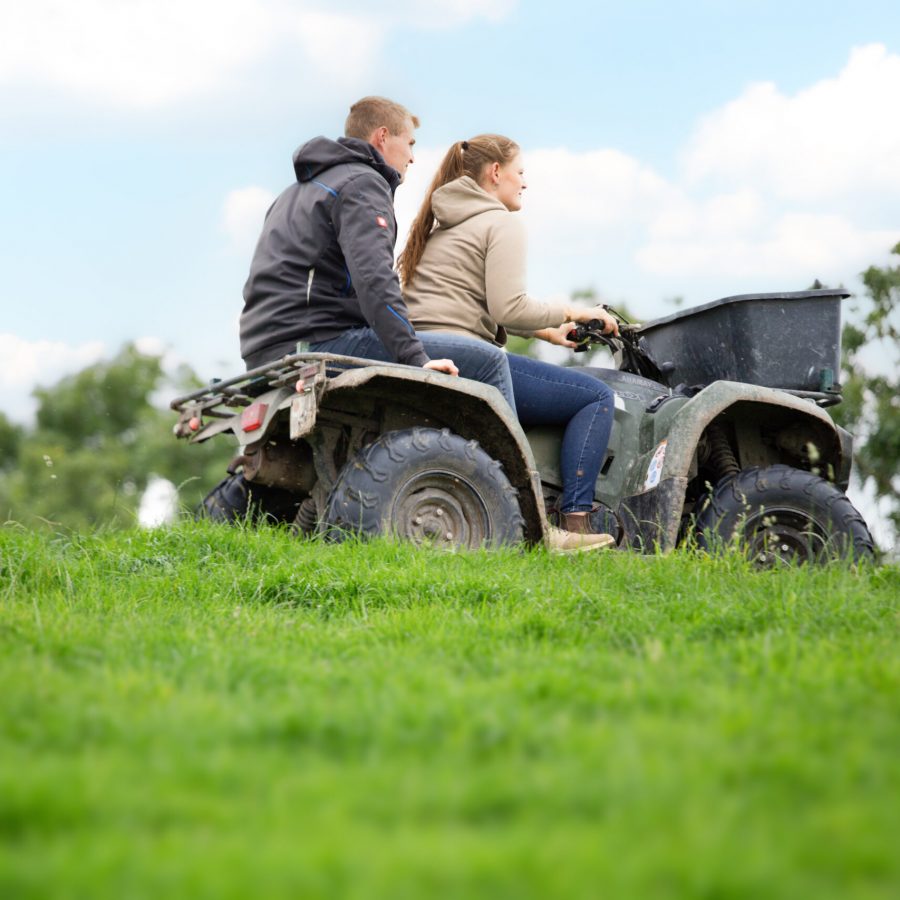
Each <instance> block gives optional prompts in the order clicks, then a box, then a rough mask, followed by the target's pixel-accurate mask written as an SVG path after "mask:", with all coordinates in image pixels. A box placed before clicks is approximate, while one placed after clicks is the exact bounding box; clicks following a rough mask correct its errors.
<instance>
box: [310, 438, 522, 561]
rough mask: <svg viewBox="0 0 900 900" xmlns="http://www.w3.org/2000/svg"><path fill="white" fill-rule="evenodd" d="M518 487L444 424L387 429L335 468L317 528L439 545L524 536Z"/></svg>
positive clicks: (490, 543) (334, 533)
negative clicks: (337, 471)
mask: <svg viewBox="0 0 900 900" xmlns="http://www.w3.org/2000/svg"><path fill="white" fill-rule="evenodd" d="M523 525H524V522H523V519H522V514H521V511H520V510H519V502H518V498H517V495H516V491H515V490H514V488H513V487H512V486H511V485H510V483H509V480H508V479H507V477H506V474H505V473H504V471H503V467H502V466H501V465H500V463H499V462H497V461H496V460H494V459H491V457H490V456H488V454H487V453H485V451H484V450H482V448H481V447H480V446H479V445H478V444H477V443H476V442H475V441H466V440H465V439H464V438H461V437H460V436H459V435H458V434H453V433H452V432H450V431H448V430H447V429H446V428H445V429H443V430H442V431H437V430H436V429H434V428H412V429H409V430H406V431H392V432H388V433H387V434H384V435H382V436H381V437H379V438H378V440H376V441H374V442H373V443H371V444H369V445H368V446H367V447H364V448H363V449H362V450H361V451H360V452H359V453H358V454H357V455H356V456H355V457H354V458H353V459H352V460H350V461H349V462H348V463H347V465H346V466H344V468H343V469H342V470H341V473H340V475H339V476H338V480H337V482H336V483H335V485H334V488H333V489H332V491H331V494H330V496H329V498H328V503H327V504H326V510H325V515H324V516H323V519H322V527H323V530H324V531H326V533H328V534H329V535H330V536H332V537H335V538H337V539H340V537H341V535H342V534H346V533H348V532H349V533H355V534H359V535H361V536H375V535H394V536H396V537H399V538H401V539H403V540H409V541H413V542H414V543H417V544H421V543H425V542H430V543H432V544H434V545H436V546H440V547H469V548H476V547H497V546H500V545H503V544H515V543H518V542H519V541H521V540H522V532H523Z"/></svg>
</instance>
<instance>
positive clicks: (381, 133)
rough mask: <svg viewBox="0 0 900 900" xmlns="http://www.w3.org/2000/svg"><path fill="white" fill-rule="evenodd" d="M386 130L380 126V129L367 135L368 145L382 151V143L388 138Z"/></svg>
mask: <svg viewBox="0 0 900 900" xmlns="http://www.w3.org/2000/svg"><path fill="white" fill-rule="evenodd" d="M388 133H389V132H388V130H387V126H386V125H382V126H381V127H380V128H376V129H375V130H374V131H373V132H372V133H371V134H370V135H369V143H370V144H371V145H372V146H373V147H374V148H375V149H376V150H379V151H380V150H382V149H384V142H385V140H386V139H387V136H388Z"/></svg>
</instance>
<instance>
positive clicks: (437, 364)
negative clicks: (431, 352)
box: [422, 359, 459, 375]
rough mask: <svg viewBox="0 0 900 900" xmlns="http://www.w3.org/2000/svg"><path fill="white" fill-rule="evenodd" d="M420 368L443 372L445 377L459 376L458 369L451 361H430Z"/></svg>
mask: <svg viewBox="0 0 900 900" xmlns="http://www.w3.org/2000/svg"><path fill="white" fill-rule="evenodd" d="M422 368H423V369H432V370H433V371H435V372H445V373H446V374H447V375H459V369H457V368H456V366H455V365H454V363H453V360H452V359H430V360H428V362H427V363H425V365H424V366H422Z"/></svg>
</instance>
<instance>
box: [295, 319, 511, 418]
mask: <svg viewBox="0 0 900 900" xmlns="http://www.w3.org/2000/svg"><path fill="white" fill-rule="evenodd" d="M416 337H417V338H418V339H419V340H420V341H421V342H422V346H423V347H424V348H425V352H426V353H427V354H428V355H429V356H430V357H431V358H432V359H452V360H453V362H454V363H456V367H457V368H458V369H459V374H460V376H461V377H462V378H471V379H472V380H473V381H480V382H481V383H482V384H490V385H492V386H493V387H495V388H497V390H498V391H500V393H501V394H503V399H504V400H506V402H507V403H508V404H509V405H510V407H512V410H513V412H515V411H516V401H515V397H514V394H513V383H512V377H511V376H510V373H509V363H508V362H507V358H508V356H509V354H507V353H506V352H505V351H503V350H501V349H500V348H499V347H495V346H494V345H493V344H489V343H488V342H487V341H482V340H479V339H478V338H470V337H465V336H463V335H461V334H449V333H448V332H446V331H418V332H416ZM309 349H310V350H312V351H313V353H338V354H343V355H344V356H361V357H363V358H364V359H377V360H379V361H383V362H392V359H391V356H390V354H389V353H388V352H387V350H386V349H385V347H384V344H382V343H381V341H380V340H379V339H378V336H377V335H376V334H375V332H374V331H372V329H371V328H353V329H351V330H349V331H345V332H344V333H343V334H342V335H340V336H339V337H336V338H332V339H331V340H329V341H318V342H316V343H314V344H310V345H309Z"/></svg>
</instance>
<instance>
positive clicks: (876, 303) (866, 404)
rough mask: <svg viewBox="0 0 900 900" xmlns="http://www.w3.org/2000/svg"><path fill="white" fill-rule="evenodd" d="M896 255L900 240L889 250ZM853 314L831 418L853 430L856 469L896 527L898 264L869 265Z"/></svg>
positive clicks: (899, 480) (899, 489)
mask: <svg viewBox="0 0 900 900" xmlns="http://www.w3.org/2000/svg"><path fill="white" fill-rule="evenodd" d="M891 252H892V254H893V255H895V256H900V243H898V244H897V245H896V246H895V247H894V248H893V250H892V251H891ZM862 280H863V284H864V285H865V288H866V293H865V297H864V299H863V305H862V306H861V307H859V308H858V309H857V310H856V312H857V319H856V320H855V321H851V322H849V323H848V324H847V325H845V326H844V331H843V348H842V355H843V360H842V365H843V370H844V371H843V376H842V381H843V393H844V402H843V403H842V404H841V405H840V406H839V407H837V409H836V410H835V419H837V421H838V422H839V423H840V424H841V425H843V426H844V427H845V428H847V429H849V430H850V431H852V432H854V434H855V435H856V436H857V440H856V470H857V475H858V476H859V478H860V479H861V480H862V481H863V482H865V481H868V480H871V482H872V485H873V486H874V489H875V493H876V494H877V496H878V497H882V498H886V500H887V503H888V506H889V507H890V509H889V512H888V515H889V518H890V520H891V522H892V524H893V527H894V530H895V532H900V476H898V463H900V264H898V265H896V266H893V267H892V266H885V267H883V268H879V267H878V266H869V268H868V269H866V271H865V272H863V273H862Z"/></svg>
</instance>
